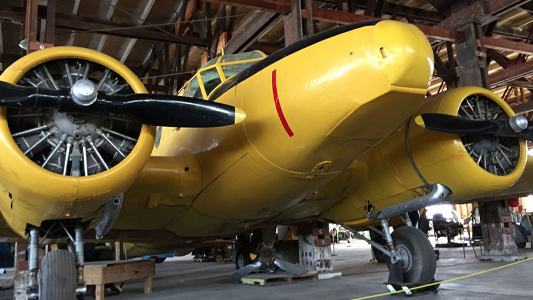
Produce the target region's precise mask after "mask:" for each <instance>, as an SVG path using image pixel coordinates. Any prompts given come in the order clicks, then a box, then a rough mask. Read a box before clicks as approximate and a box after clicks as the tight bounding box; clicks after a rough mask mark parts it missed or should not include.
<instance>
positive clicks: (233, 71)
mask: <svg viewBox="0 0 533 300" xmlns="http://www.w3.org/2000/svg"><path fill="white" fill-rule="evenodd" d="M256 62H257V61H251V62H247V63H242V64H231V65H222V66H220V68H221V69H222V73H224V76H225V77H226V78H230V77H231V76H234V75H237V74H238V73H240V72H241V71H242V70H244V69H246V68H248V67H249V66H251V65H253V64H255V63H256Z"/></svg>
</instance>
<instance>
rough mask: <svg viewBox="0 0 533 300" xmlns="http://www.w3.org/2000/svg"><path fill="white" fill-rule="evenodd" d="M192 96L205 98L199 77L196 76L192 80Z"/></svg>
mask: <svg viewBox="0 0 533 300" xmlns="http://www.w3.org/2000/svg"><path fill="white" fill-rule="evenodd" d="M190 97H193V98H200V99H203V98H204V97H203V95H202V90H201V89H200V84H198V77H196V76H194V78H193V79H192V80H191V93H190Z"/></svg>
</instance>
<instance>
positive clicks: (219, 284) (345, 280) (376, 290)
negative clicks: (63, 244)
mask: <svg viewBox="0 0 533 300" xmlns="http://www.w3.org/2000/svg"><path fill="white" fill-rule="evenodd" d="M438 249H440V252H441V257H440V261H439V262H438V263H437V265H438V267H437V274H436V278H437V279H439V280H446V279H452V278H456V277H459V276H463V275H468V274H472V273H476V272H479V271H483V270H488V269H491V268H495V267H498V266H503V265H506V264H507V263H501V262H479V261H477V260H476V258H475V256H474V252H473V251H472V248H467V249H466V258H463V249H462V248H453V249H450V248H438ZM519 250H520V251H519V253H520V254H524V255H527V256H529V257H532V256H533V250H532V249H531V248H530V246H529V244H528V247H527V249H519ZM476 251H477V253H478V255H479V247H478V248H476ZM335 252H336V256H334V259H333V261H334V268H335V271H337V272H342V274H343V275H342V278H338V279H330V280H323V281H318V282H317V281H307V280H298V281H296V282H293V283H291V284H284V285H278V286H269V287H260V286H248V285H243V284H235V283H231V282H230V280H229V275H230V274H231V273H232V272H233V271H234V264H230V263H207V262H205V263H195V262H193V261H192V256H185V257H180V258H173V259H171V260H170V261H165V262H164V263H162V264H159V265H157V266H156V276H155V277H154V280H153V293H152V294H148V295H145V294H143V282H142V280H133V281H128V282H126V283H125V284H124V289H123V291H122V293H121V294H120V295H118V296H112V297H106V298H109V299H114V300H121V299H132V300H134V299H160V300H162V299H208V300H211V299H269V300H283V299H287V300H288V299H331V300H333V299H339V300H348V299H356V298H359V297H364V296H369V295H375V294H380V293H385V292H386V291H387V290H386V287H385V286H384V285H383V284H382V282H384V281H385V280H386V279H387V271H386V266H385V265H384V264H378V263H371V262H369V259H370V248H369V246H368V245H366V244H365V243H363V242H352V243H350V244H348V243H346V242H342V243H341V244H340V245H337V246H336V247H335ZM532 268H533V261H526V262H523V263H521V264H518V265H516V266H511V267H508V268H505V269H501V270H497V271H494V272H490V273H485V274H482V275H478V276H475V277H470V278H466V279H462V280H458V281H454V282H449V283H445V284H442V286H441V289H440V292H439V293H438V294H429V293H426V294H420V295H416V298H417V299H446V300H449V299H531V298H532V295H533V287H532V283H531V282H532V281H531V278H532V276H531V275H532V273H531V269H532ZM11 297H12V290H3V291H0V300H7V299H12V298H11ZM385 297H390V296H385ZM385 297H380V298H382V299H383V298H385ZM395 298H397V299H403V298H404V296H395ZM86 299H94V298H93V297H86Z"/></svg>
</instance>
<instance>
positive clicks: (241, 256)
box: [235, 247, 252, 270]
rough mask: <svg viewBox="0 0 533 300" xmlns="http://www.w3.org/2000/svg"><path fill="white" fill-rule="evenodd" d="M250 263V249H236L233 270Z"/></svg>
mask: <svg viewBox="0 0 533 300" xmlns="http://www.w3.org/2000/svg"><path fill="white" fill-rule="evenodd" d="M251 263H252V258H250V249H248V248H247V247H239V249H237V253H236V254H235V268H236V269H237V270H238V269H240V268H242V267H244V266H246V265H249V264H251Z"/></svg>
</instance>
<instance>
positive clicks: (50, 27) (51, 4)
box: [45, 0, 57, 44]
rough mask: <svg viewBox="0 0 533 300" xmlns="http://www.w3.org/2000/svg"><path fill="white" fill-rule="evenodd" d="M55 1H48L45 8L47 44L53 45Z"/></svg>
mask: <svg viewBox="0 0 533 300" xmlns="http://www.w3.org/2000/svg"><path fill="white" fill-rule="evenodd" d="M56 1H57V0H48V4H47V6H46V39H45V42H46V43H47V44H54V42H55V33H56Z"/></svg>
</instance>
